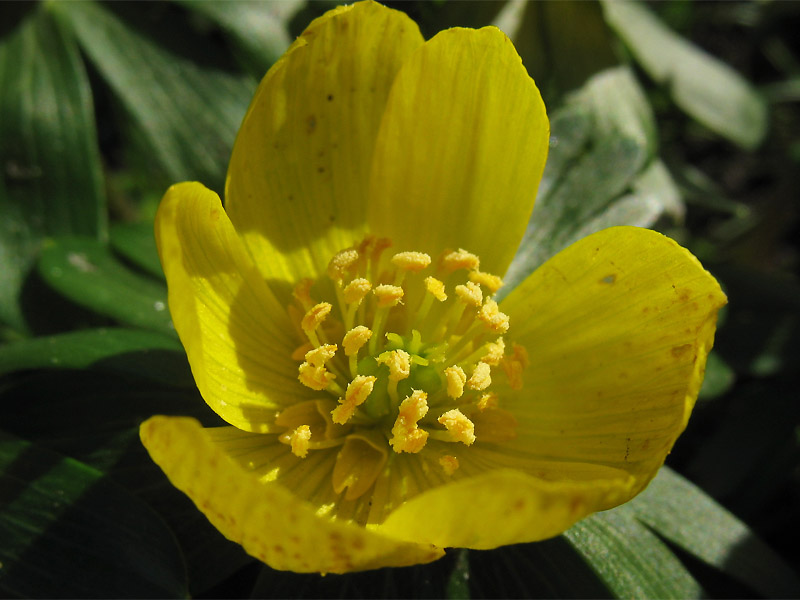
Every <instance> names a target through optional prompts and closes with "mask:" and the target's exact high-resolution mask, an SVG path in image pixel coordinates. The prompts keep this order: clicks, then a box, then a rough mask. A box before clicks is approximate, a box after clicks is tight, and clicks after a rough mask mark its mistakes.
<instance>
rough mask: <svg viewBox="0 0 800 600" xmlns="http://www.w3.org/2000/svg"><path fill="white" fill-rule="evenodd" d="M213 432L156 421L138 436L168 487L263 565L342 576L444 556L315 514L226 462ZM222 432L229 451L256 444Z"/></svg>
mask: <svg viewBox="0 0 800 600" xmlns="http://www.w3.org/2000/svg"><path fill="white" fill-rule="evenodd" d="M213 431H214V430H208V429H204V428H203V427H202V426H201V425H200V424H199V423H198V422H197V421H196V420H194V419H190V418H177V417H163V416H157V417H153V418H151V419H149V420H148V421H146V422H145V423H143V424H142V427H141V430H140V435H141V438H142V443H143V444H144V445H145V447H146V448H147V450H148V452H149V453H150V456H151V457H152V458H153V460H154V461H155V462H156V463H157V464H158V465H159V466H160V467H161V468H162V469H163V470H164V472H165V473H166V474H167V477H169V479H170V481H171V482H172V484H173V485H174V486H175V487H177V488H179V489H180V490H182V491H183V492H184V493H186V494H187V495H188V496H189V497H190V498H191V499H192V500H193V501H194V503H195V504H196V505H197V507H198V508H199V509H200V510H201V511H203V513H204V514H205V515H206V516H207V517H208V519H209V521H211V523H212V524H213V525H214V526H215V527H216V528H217V529H219V530H220V531H221V532H222V533H223V535H225V537H227V538H228V539H230V540H232V541H234V542H237V543H239V544H241V545H242V546H243V547H244V549H245V550H246V551H247V552H248V553H249V554H251V555H252V556H255V557H256V558H258V559H260V560H262V561H264V562H265V563H267V564H269V565H270V566H271V567H273V568H275V569H281V570H292V571H297V572H313V571H318V572H322V573H325V572H328V573H344V572H348V571H357V570H363V569H373V568H378V567H389V566H395V567H397V566H407V565H412V564H419V563H426V562H430V561H432V560H436V559H437V558H439V557H441V556H442V555H443V554H444V552H443V551H442V550H441V549H439V548H434V547H432V546H429V545H426V544H417V543H405V542H401V541H397V540H394V539H391V538H388V537H386V536H383V535H381V534H379V533H375V532H373V531H370V530H368V529H365V528H363V527H359V526H356V525H352V524H349V523H343V522H337V521H333V520H330V519H326V518H324V517H320V516H318V515H317V514H316V513H315V511H314V510H313V509H312V507H311V506H310V505H309V504H307V503H305V502H303V501H301V500H299V499H298V498H297V497H296V496H294V495H293V494H292V493H291V492H289V491H288V490H287V489H286V488H284V487H283V486H281V485H279V484H277V483H270V482H265V481H263V480H259V478H258V477H257V476H255V475H254V474H253V473H249V472H248V471H247V470H246V469H245V468H243V467H242V466H241V464H240V463H239V462H237V461H235V460H232V459H231V457H230V456H229V455H228V454H227V453H226V451H225V450H223V445H222V444H221V443H218V442H216V441H215V440H214V435H213V433H211V432H213ZM227 433H228V434H229V435H228V438H229V439H228V445H229V446H230V447H235V446H236V445H237V443H238V445H242V444H244V445H250V444H252V443H254V442H256V443H257V439H254V438H255V437H256V435H255V434H248V433H246V432H239V431H236V430H235V429H230V430H228V431H227ZM248 436H249V438H248ZM216 437H219V435H217V436H216ZM231 442H233V443H231Z"/></svg>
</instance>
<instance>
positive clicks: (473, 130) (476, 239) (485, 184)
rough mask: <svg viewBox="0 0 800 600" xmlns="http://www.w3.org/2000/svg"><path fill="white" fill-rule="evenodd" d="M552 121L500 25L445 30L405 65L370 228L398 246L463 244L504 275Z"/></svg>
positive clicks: (390, 113)
mask: <svg viewBox="0 0 800 600" xmlns="http://www.w3.org/2000/svg"><path fill="white" fill-rule="evenodd" d="M548 140H549V123H548V120H547V115H546V114H545V108H544V104H543V103H542V99H541V96H540V95H539V91H538V90H537V89H536V85H535V84H534V82H533V80H532V79H531V78H530V77H529V76H528V73H527V71H526V70H525V67H523V66H522V62H521V60H520V58H519V56H518V55H517V52H516V50H514V46H513V45H512V43H511V41H510V40H509V39H508V38H507V37H506V36H505V35H504V34H503V33H502V32H501V31H500V30H498V29H496V28H494V27H485V28H483V29H480V30H477V31H475V30H472V29H449V30H446V31H443V32H441V33H439V34H438V35H436V36H435V37H434V38H433V39H431V40H430V41H429V42H427V43H426V44H425V45H424V46H423V47H422V48H420V49H419V50H418V51H417V52H416V53H415V54H414V55H413V56H412V57H411V58H410V59H409V60H408V61H406V63H405V64H404V65H403V68H402V69H401V70H400V73H399V74H398V76H397V79H396V80H395V84H394V86H393V87H392V91H391V93H390V95H389V101H388V102H387V105H386V114H385V116H384V118H383V122H382V123H381V129H380V132H379V133H378V140H377V143H376V145H375V159H374V163H373V167H372V177H371V183H370V205H369V218H370V225H371V228H372V230H373V232H374V233H376V234H378V235H382V236H387V237H390V238H392V239H393V240H394V242H395V245H396V246H397V248H398V249H399V250H419V251H422V252H427V253H429V254H431V255H433V256H436V255H438V254H439V252H441V251H442V250H443V249H444V248H452V249H456V248H459V247H463V248H466V249H467V250H469V251H470V252H473V253H476V254H478V255H479V256H480V257H481V269H482V270H485V271H489V272H493V273H496V274H498V275H502V274H503V273H505V270H506V268H507V267H508V264H509V263H510V262H511V259H512V257H513V256H514V253H515V252H516V249H517V246H518V245H519V242H520V240H521V239H522V235H523V233H524V232H525V227H526V226H527V223H528V218H529V217H530V214H531V210H532V209H533V202H534V199H535V197H536V188H537V187H538V185H539V180H540V179H541V176H542V170H543V169H544V163H545V159H546V157H547V148H548Z"/></svg>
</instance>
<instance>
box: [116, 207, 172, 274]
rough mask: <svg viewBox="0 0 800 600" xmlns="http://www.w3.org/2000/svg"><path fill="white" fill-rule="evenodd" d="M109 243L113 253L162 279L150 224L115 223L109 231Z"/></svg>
mask: <svg viewBox="0 0 800 600" xmlns="http://www.w3.org/2000/svg"><path fill="white" fill-rule="evenodd" d="M109 242H110V243H111V247H112V248H114V250H115V251H117V252H119V253H120V254H121V255H122V256H124V257H125V258H126V259H128V260H129V261H131V262H132V263H133V264H135V265H136V266H137V267H139V268H141V269H143V270H144V271H146V272H148V273H150V274H151V275H155V276H156V277H159V278H160V279H163V278H164V271H163V270H162V269H161V261H160V260H159V258H158V251H157V250H156V240H155V236H154V234H153V223H152V222H149V221H146V222H144V223H117V224H115V225H113V226H112V227H111V230H110V231H109Z"/></svg>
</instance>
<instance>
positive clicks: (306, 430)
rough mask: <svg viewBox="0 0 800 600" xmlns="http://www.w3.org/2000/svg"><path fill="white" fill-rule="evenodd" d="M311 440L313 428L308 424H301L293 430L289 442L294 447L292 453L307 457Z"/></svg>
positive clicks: (299, 456)
mask: <svg viewBox="0 0 800 600" xmlns="http://www.w3.org/2000/svg"><path fill="white" fill-rule="evenodd" d="M310 440H311V428H310V427H309V426H308V425H300V427H298V428H297V429H295V430H294V431H293V432H292V435H291V437H290V438H289V444H290V445H291V447H292V454H294V455H295V456H297V457H298V458H305V457H306V455H307V454H308V444H309V441H310Z"/></svg>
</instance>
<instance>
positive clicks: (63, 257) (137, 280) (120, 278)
mask: <svg viewBox="0 0 800 600" xmlns="http://www.w3.org/2000/svg"><path fill="white" fill-rule="evenodd" d="M38 269H39V274H40V275H41V276H42V278H43V279H44V280H45V281H46V282H47V283H48V284H49V285H50V286H51V287H53V288H54V289H55V290H57V291H58V292H59V293H61V294H62V295H64V296H66V297H67V298H69V299H70V300H72V301H73V302H75V303H76V304H79V305H81V306H83V307H86V308H89V309H91V310H93V311H95V312H97V313H99V314H101V315H105V316H108V317H111V318H113V319H116V320H117V321H119V322H120V323H123V324H126V325H132V326H134V327H143V328H145V329H151V330H154V331H159V332H161V333H166V334H168V335H172V336H174V335H175V329H174V328H173V326H172V321H171V319H170V315H169V310H168V309H167V290H166V287H165V286H164V285H163V284H161V283H158V282H156V281H154V280H152V279H150V278H148V277H144V276H141V275H138V274H136V273H134V272H133V271H131V270H129V269H128V268H127V267H125V266H124V265H123V264H122V263H120V262H119V260H117V259H116V258H115V257H114V256H113V255H112V254H111V253H110V252H109V250H108V248H107V247H106V246H105V245H104V244H101V243H100V242H97V241H94V240H91V239H87V238H60V239H57V240H54V241H52V242H51V243H50V244H49V245H48V246H47V247H46V248H45V249H44V250H43V251H42V255H41V258H40V260H39V264H38Z"/></svg>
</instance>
